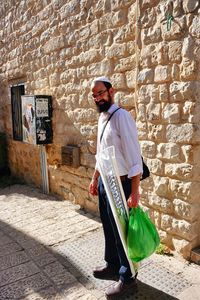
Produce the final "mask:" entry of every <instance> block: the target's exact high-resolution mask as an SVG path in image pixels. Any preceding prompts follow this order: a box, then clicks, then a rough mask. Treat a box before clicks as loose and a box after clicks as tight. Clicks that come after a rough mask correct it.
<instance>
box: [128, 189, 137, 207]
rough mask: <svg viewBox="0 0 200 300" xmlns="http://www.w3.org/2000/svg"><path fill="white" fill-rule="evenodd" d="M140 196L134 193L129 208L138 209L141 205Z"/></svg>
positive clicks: (129, 199) (130, 198)
mask: <svg viewBox="0 0 200 300" xmlns="http://www.w3.org/2000/svg"><path fill="white" fill-rule="evenodd" d="M139 199H140V194H139V193H132V194H131V195H130V197H129V198H128V201H127V205H128V207H130V208H132V207H137V206H138V204H139Z"/></svg>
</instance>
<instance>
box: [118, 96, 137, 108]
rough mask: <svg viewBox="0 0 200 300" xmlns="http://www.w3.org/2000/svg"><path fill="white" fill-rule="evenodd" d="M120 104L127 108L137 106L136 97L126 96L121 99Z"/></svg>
mask: <svg viewBox="0 0 200 300" xmlns="http://www.w3.org/2000/svg"><path fill="white" fill-rule="evenodd" d="M118 104H119V105H121V106H123V107H127V108H128V107H133V106H134V105H135V95H134V94H128V95H124V97H121V98H120V101H119V102H118Z"/></svg>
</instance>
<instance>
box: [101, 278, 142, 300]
mask: <svg viewBox="0 0 200 300" xmlns="http://www.w3.org/2000/svg"><path fill="white" fill-rule="evenodd" d="M136 287H137V279H136V278H134V279H132V280H131V281H129V282H122V281H121V280H119V281H118V282H117V283H115V284H112V285H111V286H110V287H109V288H108V289H107V291H106V296H107V298H108V299H119V297H120V296H121V295H123V294H125V293H127V292H128V291H131V290H134V289H136Z"/></svg>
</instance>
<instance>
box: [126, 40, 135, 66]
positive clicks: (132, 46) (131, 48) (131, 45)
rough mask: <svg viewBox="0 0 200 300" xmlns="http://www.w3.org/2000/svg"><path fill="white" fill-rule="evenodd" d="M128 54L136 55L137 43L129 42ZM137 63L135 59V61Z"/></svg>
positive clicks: (127, 44)
mask: <svg viewBox="0 0 200 300" xmlns="http://www.w3.org/2000/svg"><path fill="white" fill-rule="evenodd" d="M126 46H127V52H128V54H129V55H132V54H135V41H129V42H127V43H126ZM134 61H135V59H134Z"/></svg>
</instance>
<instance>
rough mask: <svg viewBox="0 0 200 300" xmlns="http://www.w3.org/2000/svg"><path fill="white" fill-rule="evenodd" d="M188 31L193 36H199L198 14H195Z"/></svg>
mask: <svg viewBox="0 0 200 300" xmlns="http://www.w3.org/2000/svg"><path fill="white" fill-rule="evenodd" d="M189 32H190V34H191V35H192V36H194V37H195V38H200V19H199V15H197V16H195V17H194V18H193V21H192V25H191V26H190V29H189Z"/></svg>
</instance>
